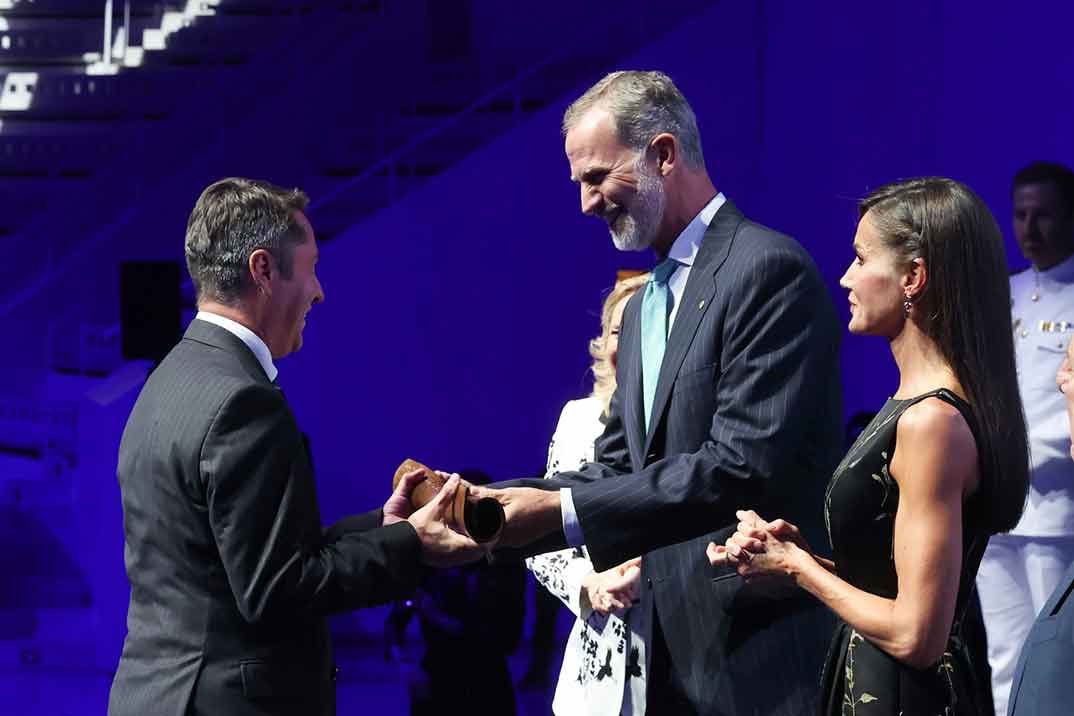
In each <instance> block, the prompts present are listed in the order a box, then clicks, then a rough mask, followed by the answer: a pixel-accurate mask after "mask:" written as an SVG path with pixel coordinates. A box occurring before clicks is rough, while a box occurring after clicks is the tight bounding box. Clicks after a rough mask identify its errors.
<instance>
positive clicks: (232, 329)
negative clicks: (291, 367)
mask: <svg viewBox="0 0 1074 716" xmlns="http://www.w3.org/2000/svg"><path fill="white" fill-rule="evenodd" d="M194 318H196V319H197V320H199V321H205V322H206V323H212V324H214V325H217V326H220V327H221V328H223V329H224V330H226V331H228V332H229V333H231V334H233V335H234V336H235V337H236V338H238V339H239V340H240V341H242V342H243V343H245V344H246V347H247V348H249V349H250V351H251V352H252V353H253V354H254V358H257V362H258V363H260V364H261V367H262V368H263V369H264V371H265V375H267V376H268V379H269V380H270V381H273V382H275V381H276V374H277V373H278V372H279V371H277V370H276V366H275V365H273V363H272V352H271V351H270V350H269V348H268V346H267V345H265V342H264V341H263V340H261V336H259V335H257V334H256V333H254V332H253V331H251V330H250V329H249V328H247V327H246V326H244V325H242V324H241V323H238V322H236V321H233V320H231V319H230V318H225V317H224V316H221V315H220V314H218V313H210V312H209V311H198V315H196V316H194Z"/></svg>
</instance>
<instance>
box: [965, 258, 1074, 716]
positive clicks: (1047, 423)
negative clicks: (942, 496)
mask: <svg viewBox="0 0 1074 716" xmlns="http://www.w3.org/2000/svg"><path fill="white" fill-rule="evenodd" d="M1011 319H1012V326H1013V329H1014V352H1015V357H1016V359H1017V362H1018V388H1019V391H1020V392H1021V395H1022V406H1023V408H1024V409H1025V415H1026V427H1027V429H1028V431H1029V450H1030V488H1029V496H1028V498H1027V499H1026V506H1025V513H1024V514H1023V515H1022V519H1021V521H1019V523H1018V526H1017V527H1015V528H1014V529H1013V530H1011V532H1010V533H1008V534H1000V535H994V536H993V537H992V539H991V540H990V541H989V543H988V548H987V550H986V551H985V554H984V558H983V559H982V561H981V568H980V570H979V571H978V573H977V589H978V591H979V593H980V597H981V611H982V613H983V614H984V622H985V631H986V632H987V634H988V662H989V665H990V666H991V667H992V694H993V698H994V700H995V706H996V714H997V716H1005V714H1006V713H1007V697H1008V696H1009V695H1010V689H1011V679H1012V678H1013V676H1014V669H1015V666H1016V664H1017V661H1018V654H1019V652H1020V651H1021V649H1022V643H1023V642H1024V641H1025V638H1026V636H1027V635H1028V634H1029V629H1030V627H1031V626H1032V625H1033V621H1034V619H1036V616H1037V613H1038V612H1039V611H1040V609H1041V607H1043V606H1044V603H1045V602H1046V601H1047V600H1048V597H1050V596H1051V594H1052V591H1053V590H1054V589H1055V587H1056V585H1057V584H1058V583H1059V580H1060V579H1061V578H1062V576H1063V574H1064V573H1065V572H1066V571H1067V568H1068V567H1069V566H1070V565H1071V564H1072V563H1074V461H1072V460H1071V456H1070V426H1069V421H1068V419H1067V412H1066V398H1065V397H1064V396H1063V394H1062V393H1060V392H1059V390H1058V388H1056V384H1055V373H1056V371H1057V370H1058V369H1059V365H1060V363H1062V361H1063V356H1064V355H1065V354H1066V348H1067V344H1068V343H1070V341H1071V338H1072V337H1074V256H1072V257H1070V258H1068V259H1067V260H1066V261H1064V262H1062V263H1060V264H1058V265H1057V266H1053V267H1052V268H1050V269H1048V270H1047V271H1039V272H1038V271H1036V270H1035V269H1033V268H1030V269H1028V270H1026V271H1023V272H1021V273H1019V274H1016V275H1014V276H1012V277H1011Z"/></svg>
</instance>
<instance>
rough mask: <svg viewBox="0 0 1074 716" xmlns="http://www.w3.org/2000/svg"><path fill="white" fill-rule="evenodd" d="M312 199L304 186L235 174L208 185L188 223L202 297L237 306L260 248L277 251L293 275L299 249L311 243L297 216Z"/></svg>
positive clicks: (192, 266)
mask: <svg viewBox="0 0 1074 716" xmlns="http://www.w3.org/2000/svg"><path fill="white" fill-rule="evenodd" d="M308 203H309V197H307V196H306V195H305V193H303V192H302V191H301V190H300V189H281V188H280V187H278V186H275V185H273V184H270V183H268V182H264V181H255V180H253V179H243V178H241V177H231V178H228V179H221V180H220V181H218V182H214V183H212V184H210V185H209V186H208V187H206V189H205V191H203V192H202V193H201V196H200V197H198V201H197V203H196V204H194V210H193V211H191V212H190V219H189V220H188V221H187V225H186V246H185V248H186V266H187V270H188V271H189V272H190V278H191V279H193V281H194V290H195V292H196V293H197V297H198V299H202V298H210V299H213V300H216V301H219V302H220V303H223V304H225V305H231V304H234V303H235V302H236V301H237V300H238V299H239V297H240V296H241V294H242V291H243V289H244V288H245V287H246V285H247V283H248V281H249V278H248V276H247V270H246V266H247V262H248V261H249V260H250V254H252V253H253V252H254V251H256V250H257V249H265V250H266V251H268V252H269V253H271V254H272V255H273V256H274V257H275V258H276V261H277V263H278V264H279V266H280V274H281V275H282V276H283V277H284V278H286V279H289V278H291V275H292V271H293V265H292V257H293V254H294V248H295V246H297V245H298V244H301V243H302V242H303V241H305V239H306V237H305V233H304V230H303V227H302V225H301V224H300V223H299V221H298V217H297V216H296V214H297V212H300V211H303V210H304V209H305V208H306V205H307V204H308Z"/></svg>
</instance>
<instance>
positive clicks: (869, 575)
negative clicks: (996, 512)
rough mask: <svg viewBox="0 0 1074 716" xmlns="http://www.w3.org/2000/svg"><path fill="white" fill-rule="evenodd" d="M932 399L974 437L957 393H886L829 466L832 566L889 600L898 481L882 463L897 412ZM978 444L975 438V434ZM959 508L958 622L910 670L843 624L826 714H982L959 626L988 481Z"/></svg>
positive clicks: (887, 460) (825, 695) (979, 549)
mask: <svg viewBox="0 0 1074 716" xmlns="http://www.w3.org/2000/svg"><path fill="white" fill-rule="evenodd" d="M930 397H936V398H939V399H941V400H943V401H944V402H946V403H949V404H951V405H953V406H954V407H955V408H957V409H958V411H959V412H960V413H961V414H962V416H963V418H965V420H966V422H967V423H968V424H969V426H970V429H971V431H973V434H974V437H975V438H977V435H978V433H977V424H976V421H975V420H974V417H973V412H972V409H971V408H970V406H969V405H968V404H967V403H966V402H965V401H964V400H962V399H961V398H959V397H958V396H957V395H955V394H954V393H952V392H950V391H948V390H945V389H940V390H934V391H931V392H929V393H925V394H924V395H919V396H917V397H914V398H908V399H906V400H895V399H891V400H888V402H887V403H885V404H884V407H883V409H881V411H880V412H879V413H878V414H877V416H876V417H875V418H874V419H873V421H872V422H871V423H869V425H868V427H866V428H865V430H864V431H863V432H862V433H861V435H860V436H859V437H858V439H857V441H856V442H855V443H854V445H853V446H852V447H851V448H850V451H849V452H848V453H847V454H846V457H844V458H843V461H842V462H841V463H840V464H839V466H838V467H837V468H836V470H835V474H834V475H833V476H832V479H831V482H829V483H828V490H827V493H826V495H825V500H824V518H825V521H826V523H827V526H828V537H829V539H830V540H831V546H832V553H833V556H834V559H835V565H836V572H837V574H838V575H839V577H840V578H841V579H843V580H845V581H847V582H849V583H850V584H852V585H854V586H855V587H857V588H859V589H862V590H864V591H867V592H870V593H872V594H876V595H879V596H881V597H886V598H889V599H894V598H895V595H896V592H897V591H898V577H897V575H896V574H895V558H894V543H895V511H896V509H897V508H898V506H899V487H898V484H897V483H896V482H895V480H894V479H893V478H892V477H891V474H890V472H889V467H890V464H891V457H892V455H894V453H895V433H896V430H895V428H896V426H897V424H898V422H899V416H900V415H902V413H903V412H904V411H905V410H906V409H907V408H909V407H910V406H911V405H914V404H915V403H918V402H920V401H922V400H924V399H926V398H930ZM978 442H979V439H978ZM983 477H984V476H982V479H981V481H980V483H981V487H980V488H978V490H977V492H976V493H975V494H974V495H973V496H972V497H971V498H970V499H969V500H968V501H967V502H966V503H965V504H964V505H963V508H964V510H963V527H962V574H961V578H960V580H959V587H958V598H957V601H956V606H955V622H954V625H953V627H952V629H951V636H950V638H949V639H948V642H947V649H946V650H945V653H944V655H943V658H941V659H940V661H939V663H937V664H935V665H934V666H931V667H929V668H927V669H915V668H913V667H911V666H908V665H906V664H903V663H901V662H899V661H897V660H896V659H895V658H894V657H892V656H890V655H888V654H887V653H886V652H884V651H882V650H881V649H880V648H878V647H877V646H875V645H873V644H872V643H871V642H870V641H868V640H867V639H865V638H864V637H863V636H862V635H861V634H859V633H858V632H857V631H855V630H854V629H852V628H851V627H850V626H849V625H848V624H846V623H845V622H842V621H840V622H839V625H838V627H837V628H836V631H835V635H834V637H833V639H832V646H831V648H830V649H829V651H828V658H827V662H826V663H825V665H824V675H823V677H822V682H821V710H820V712H821V714H822V715H823V716H851V715H853V716H889V715H890V716H898V715H899V714H904V715H905V716H911V715H913V716H935V715H940V716H955V715H958V716H961V715H962V714H967V715H969V714H973V715H974V716H976V715H977V714H978V713H979V710H978V708H977V703H976V699H975V697H974V694H975V693H977V684H976V677H975V673H974V668H973V666H972V665H971V663H970V659H969V654H968V652H967V650H966V647H965V645H964V644H963V642H962V640H961V638H960V636H959V632H960V626H961V620H962V615H963V613H964V611H965V608H966V604H967V602H968V601H969V599H970V596H971V595H972V590H973V585H974V579H975V577H976V575H977V567H978V566H979V565H980V563H981V555H982V554H983V552H984V548H985V545H986V544H987V543H988V535H987V534H986V533H985V532H984V531H983V529H982V525H983V522H982V520H981V519H980V517H979V516H978V514H977V509H978V508H977V505H978V504H981V503H982V500H983V499H984V498H983V497H982V493H983V492H984V486H985V485H986V484H987V481H986V480H985V479H983Z"/></svg>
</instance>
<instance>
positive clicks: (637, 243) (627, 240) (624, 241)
mask: <svg viewBox="0 0 1074 716" xmlns="http://www.w3.org/2000/svg"><path fill="white" fill-rule="evenodd" d="M609 233H610V234H611V235H612V243H613V244H615V248H617V249H619V250H620V251H644V250H645V249H647V248H649V243H650V242H648V241H645V240H644V239H642V238H641V237H639V236H637V235H635V236H619V235H618V234H616V233H615V232H614V231H610V232H609Z"/></svg>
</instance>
